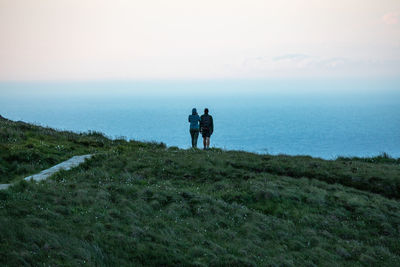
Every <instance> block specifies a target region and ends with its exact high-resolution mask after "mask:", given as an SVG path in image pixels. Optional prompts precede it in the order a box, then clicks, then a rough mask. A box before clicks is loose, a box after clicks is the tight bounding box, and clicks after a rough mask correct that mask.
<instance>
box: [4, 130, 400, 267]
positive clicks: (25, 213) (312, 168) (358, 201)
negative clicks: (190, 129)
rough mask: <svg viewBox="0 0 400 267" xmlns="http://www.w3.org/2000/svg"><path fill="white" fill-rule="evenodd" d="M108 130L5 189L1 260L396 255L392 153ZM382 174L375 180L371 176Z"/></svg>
mask: <svg viewBox="0 0 400 267" xmlns="http://www.w3.org/2000/svg"><path fill="white" fill-rule="evenodd" d="M10 123H12V122H10ZM32 127H33V128H35V126H32ZM40 129H41V130H44V128H40ZM42 134H44V133H42ZM71 134H72V133H71ZM72 135H73V134H72ZM79 137H81V135H76V136H75V138H79ZM43 138H48V137H43ZM88 138H90V137H88ZM104 142H105V143H108V144H109V145H106V146H104V150H102V153H100V154H98V155H97V156H95V157H94V158H92V159H90V160H88V161H87V162H85V163H84V164H82V165H81V166H79V167H77V168H75V169H73V170H71V171H62V172H59V173H58V174H56V175H54V176H53V177H52V178H51V179H50V180H47V181H44V182H41V183H38V184H36V183H30V182H24V181H23V182H20V183H18V184H17V185H16V186H13V187H11V188H10V189H9V190H4V191H0V264H2V265H39V264H45V265H71V266H72V265H82V264H88V265H99V266H109V265H187V266H202V265H243V266H256V265H258V266H268V265H270V266H280V265H283V266H294V265H310V266H312V265H324V266H337V265H348V266H357V265H385V266H396V265H398V264H399V262H400V241H399V240H400V227H399V225H400V203H399V200H398V191H391V193H390V194H388V193H387V188H388V187H394V186H395V185H398V182H399V179H400V176H399V173H400V166H399V164H398V163H397V162H396V161H395V160H394V161H384V162H383V163H382V161H380V160H379V159H377V160H375V161H374V162H371V163H370V162H367V161H366V160H357V159H338V160H336V161H324V160H320V159H313V158H310V157H289V156H269V155H255V154H251V153H246V152H239V151H222V150H219V149H212V150H210V151H197V150H180V149H178V148H174V147H171V148H166V147H165V146H164V145H163V144H156V143H141V142H135V141H130V142H127V141H118V142H115V141H109V140H108V141H104ZM88 149H93V147H91V146H90V145H89V146H88ZM96 149H97V148H96ZM354 168H356V169H354ZM374 177H376V178H379V179H380V180H379V181H380V182H379V183H376V184H375V185H374V187H371V186H368V185H366V184H367V183H366V182H365V181H364V180H363V179H368V180H369V181H370V180H371V179H372V178H374ZM349 179H350V180H351V181H348V180H349ZM374 192H375V193H374ZM396 192H397V193H396Z"/></svg>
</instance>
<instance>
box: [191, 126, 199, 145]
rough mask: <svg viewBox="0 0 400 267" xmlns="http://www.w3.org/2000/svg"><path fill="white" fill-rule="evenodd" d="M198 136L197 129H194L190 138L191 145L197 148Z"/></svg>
mask: <svg viewBox="0 0 400 267" xmlns="http://www.w3.org/2000/svg"><path fill="white" fill-rule="evenodd" d="M198 138H199V131H198V130H196V131H194V133H193V138H192V147H195V148H197V139H198Z"/></svg>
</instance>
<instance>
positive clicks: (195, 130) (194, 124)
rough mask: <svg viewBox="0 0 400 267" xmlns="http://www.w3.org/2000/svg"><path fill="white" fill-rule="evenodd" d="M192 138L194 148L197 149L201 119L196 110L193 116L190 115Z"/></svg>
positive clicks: (193, 110)
mask: <svg viewBox="0 0 400 267" xmlns="http://www.w3.org/2000/svg"><path fill="white" fill-rule="evenodd" d="M189 122H190V136H191V137H192V147H193V148H196V147H197V138H198V137H199V129H200V127H199V122H200V117H199V114H197V110H196V109H195V108H193V109H192V115H189Z"/></svg>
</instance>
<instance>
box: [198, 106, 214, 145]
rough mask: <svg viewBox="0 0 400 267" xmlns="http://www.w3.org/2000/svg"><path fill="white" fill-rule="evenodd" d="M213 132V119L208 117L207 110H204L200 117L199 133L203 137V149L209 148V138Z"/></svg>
mask: <svg viewBox="0 0 400 267" xmlns="http://www.w3.org/2000/svg"><path fill="white" fill-rule="evenodd" d="M213 131H214V122H213V117H212V116H211V115H208V108H206V109H204V114H203V115H201V117H200V132H201V135H202V136H203V145H204V149H209V148H210V137H211V135H212V133H213Z"/></svg>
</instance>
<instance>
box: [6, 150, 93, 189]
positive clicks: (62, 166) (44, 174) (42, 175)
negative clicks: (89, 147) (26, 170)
mask: <svg viewBox="0 0 400 267" xmlns="http://www.w3.org/2000/svg"><path fill="white" fill-rule="evenodd" d="M92 156H93V154H88V155H82V156H74V157H72V158H70V159H69V160H66V161H64V162H61V163H59V164H57V165H55V166H53V167H51V168H49V169H46V170H44V171H41V172H39V173H38V174H34V175H31V176H28V177H25V178H24V180H25V181H41V180H44V179H47V178H48V177H49V176H51V175H53V174H54V173H56V172H58V171H60V170H66V171H68V170H70V169H72V168H74V167H76V166H78V165H79V164H81V163H83V162H84V161H85V160H86V159H89V158H91V157H92ZM9 186H11V184H0V190H1V189H7V188H8V187H9Z"/></svg>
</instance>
